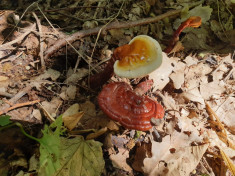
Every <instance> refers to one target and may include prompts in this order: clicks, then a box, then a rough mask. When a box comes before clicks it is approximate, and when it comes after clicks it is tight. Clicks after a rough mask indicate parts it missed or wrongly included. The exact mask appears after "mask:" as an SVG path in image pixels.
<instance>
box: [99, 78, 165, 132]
mask: <svg viewBox="0 0 235 176" xmlns="http://www.w3.org/2000/svg"><path fill="white" fill-rule="evenodd" d="M98 103H99V106H100V108H101V109H102V111H103V112H104V113H105V114H106V115H108V116H109V118H111V119H113V120H115V121H118V122H120V123H121V125H123V126H124V127H125V128H128V129H135V130H141V131H147V130H149V129H151V128H152V125H151V123H150V119H151V118H156V119H162V118H163V117H164V109H163V107H162V105H161V104H159V103H158V102H157V101H154V100H152V99H150V98H149V97H147V96H139V95H137V94H136V93H135V92H134V91H133V90H132V88H131V86H130V85H128V84H127V83H124V82H114V83H110V84H108V85H106V86H104V88H103V89H102V91H101V92H100V94H99V96H98Z"/></svg>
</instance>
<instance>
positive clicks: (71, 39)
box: [44, 9, 181, 60]
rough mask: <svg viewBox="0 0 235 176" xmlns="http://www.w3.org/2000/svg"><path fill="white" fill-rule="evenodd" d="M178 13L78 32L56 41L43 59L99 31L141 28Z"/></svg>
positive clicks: (114, 23)
mask: <svg viewBox="0 0 235 176" xmlns="http://www.w3.org/2000/svg"><path fill="white" fill-rule="evenodd" d="M180 12H181V9H179V10H172V11H169V12H167V13H164V14H162V15H159V16H156V17H151V18H144V19H140V20H137V21H125V22H124V21H123V22H118V21H116V22H112V23H109V24H108V25H106V26H105V27H104V26H98V27H96V28H93V29H85V30H81V31H78V32H76V33H74V34H72V35H70V36H68V37H66V38H63V39H59V40H57V41H56V42H55V44H54V45H53V46H51V47H50V48H48V49H47V50H46V51H45V54H44V59H45V60H46V59H48V58H49V57H50V56H51V55H52V54H53V53H54V52H56V51H57V50H58V49H60V48H61V47H63V46H65V45H66V43H67V42H69V43H73V42H75V41H76V40H78V39H80V38H82V37H86V36H89V35H94V34H97V33H99V31H100V30H101V29H102V31H103V32H104V31H107V30H111V29H121V28H130V27H135V26H141V25H145V24H149V23H155V22H157V21H160V20H162V19H164V18H166V17H169V16H173V15H177V14H179V13H180Z"/></svg>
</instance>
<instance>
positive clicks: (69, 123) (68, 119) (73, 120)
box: [63, 111, 84, 130]
mask: <svg viewBox="0 0 235 176" xmlns="http://www.w3.org/2000/svg"><path fill="white" fill-rule="evenodd" d="M83 114H84V112H83V111H81V112H78V113H76V114H73V115H70V116H65V117H64V116H63V122H64V125H65V126H66V127H67V128H68V129H69V130H72V129H74V128H75V127H76V125H77V123H78V122H79V120H80V119H81V118H82V116H83Z"/></svg>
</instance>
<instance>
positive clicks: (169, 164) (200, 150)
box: [145, 144, 209, 176]
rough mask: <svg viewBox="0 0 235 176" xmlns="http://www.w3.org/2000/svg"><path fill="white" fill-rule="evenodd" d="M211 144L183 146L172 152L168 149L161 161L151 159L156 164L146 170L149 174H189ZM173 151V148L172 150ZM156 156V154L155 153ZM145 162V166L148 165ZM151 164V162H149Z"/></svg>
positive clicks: (174, 175)
mask: <svg viewBox="0 0 235 176" xmlns="http://www.w3.org/2000/svg"><path fill="white" fill-rule="evenodd" d="M208 146H209V144H204V145H200V146H189V147H183V148H180V149H178V150H176V151H175V153H170V152H169V151H167V154H165V155H164V156H163V157H162V158H160V159H161V161H160V160H159V161H151V162H152V163H151V165H152V166H154V167H152V168H151V169H149V170H148V172H145V173H146V174H148V175H149V176H155V175H164V176H182V175H185V176H186V175H189V174H190V172H192V171H193V170H194V169H195V168H196V166H197V165H198V163H199V161H200V160H201V158H202V156H203V155H204V153H205V151H206V149H207V148H208ZM172 151H173V150H172ZM153 157H154V155H153ZM146 164H147V163H146V162H145V166H146ZM148 164H150V162H148Z"/></svg>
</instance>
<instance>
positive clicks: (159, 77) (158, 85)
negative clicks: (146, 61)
mask: <svg viewBox="0 0 235 176" xmlns="http://www.w3.org/2000/svg"><path fill="white" fill-rule="evenodd" d="M162 57H163V58H162V65H161V66H160V67H159V68H158V69H156V70H155V71H153V72H152V73H150V74H149V79H152V80H153V82H154V84H153V87H154V88H153V91H156V90H157V89H159V90H162V89H163V88H164V87H165V86H166V85H167V83H168V82H169V81H170V79H169V75H170V74H171V72H172V71H173V69H174V67H173V66H172V63H173V62H174V61H173V60H172V59H169V57H168V56H167V55H166V53H164V52H163V53H162Z"/></svg>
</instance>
